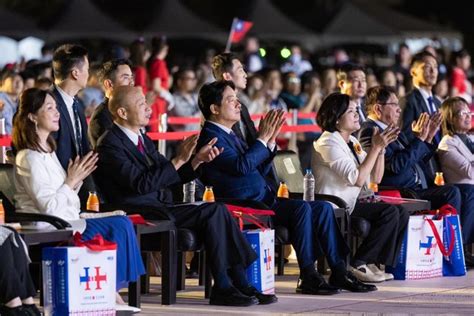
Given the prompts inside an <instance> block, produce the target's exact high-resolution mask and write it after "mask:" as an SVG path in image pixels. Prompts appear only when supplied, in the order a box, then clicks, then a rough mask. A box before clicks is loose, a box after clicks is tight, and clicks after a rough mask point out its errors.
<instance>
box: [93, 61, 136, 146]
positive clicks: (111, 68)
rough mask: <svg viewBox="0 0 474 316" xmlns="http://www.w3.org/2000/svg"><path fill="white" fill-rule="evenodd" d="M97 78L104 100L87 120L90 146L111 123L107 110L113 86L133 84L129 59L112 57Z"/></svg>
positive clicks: (94, 143) (94, 144)
mask: <svg viewBox="0 0 474 316" xmlns="http://www.w3.org/2000/svg"><path fill="white" fill-rule="evenodd" d="M99 80H100V82H102V85H103V86H104V91H105V98H104V101H103V102H102V103H101V104H99V105H98V106H97V107H96V109H95V110H94V113H92V115H91V120H90V122H89V141H90V142H91V145H92V148H95V146H96V145H97V140H98V139H99V137H100V136H102V134H104V132H105V131H106V130H108V129H109V128H110V127H111V126H112V124H113V120H112V115H111V114H110V112H109V109H108V104H109V98H110V95H111V94H112V91H114V88H115V87H119V86H133V85H134V83H133V74H132V69H131V64H130V61H128V60H127V59H113V60H109V61H108V62H106V63H104V64H103V65H102V68H101V69H100V72H99Z"/></svg>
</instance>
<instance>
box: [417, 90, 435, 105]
mask: <svg viewBox="0 0 474 316" xmlns="http://www.w3.org/2000/svg"><path fill="white" fill-rule="evenodd" d="M415 88H417V89H418V91H420V93H421V96H422V97H423V99H425V101H427V102H428V98H429V97H433V95H432V94H431V92H430V93H428V92H426V90H425V89H421V88H420V87H417V86H415Z"/></svg>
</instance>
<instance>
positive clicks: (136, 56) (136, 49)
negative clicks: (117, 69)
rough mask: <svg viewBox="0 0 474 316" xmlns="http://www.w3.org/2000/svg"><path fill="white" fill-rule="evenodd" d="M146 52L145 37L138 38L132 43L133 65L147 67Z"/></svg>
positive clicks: (131, 57) (131, 56) (131, 59)
mask: <svg viewBox="0 0 474 316" xmlns="http://www.w3.org/2000/svg"><path fill="white" fill-rule="evenodd" d="M145 53H146V44H145V41H144V40H143V39H137V40H135V41H133V42H132V44H130V61H131V62H132V65H133V67H138V66H141V67H145V65H146V63H145V60H144V57H145Z"/></svg>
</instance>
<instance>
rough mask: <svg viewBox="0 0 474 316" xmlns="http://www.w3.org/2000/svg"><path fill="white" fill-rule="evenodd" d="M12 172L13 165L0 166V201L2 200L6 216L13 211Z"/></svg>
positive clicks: (13, 189) (13, 185)
mask: <svg viewBox="0 0 474 316" xmlns="http://www.w3.org/2000/svg"><path fill="white" fill-rule="evenodd" d="M13 170H14V169H13V165H11V164H0V199H2V200H3V207H4V208H5V212H6V214H7V215H8V214H9V213H10V212H14V211H15V207H14V205H13V196H14V194H15V184H14V182H13Z"/></svg>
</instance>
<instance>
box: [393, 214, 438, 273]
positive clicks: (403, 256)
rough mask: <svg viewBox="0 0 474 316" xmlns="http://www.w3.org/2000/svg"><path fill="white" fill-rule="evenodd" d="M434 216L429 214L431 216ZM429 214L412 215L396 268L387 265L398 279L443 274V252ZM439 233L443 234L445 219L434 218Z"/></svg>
mask: <svg viewBox="0 0 474 316" xmlns="http://www.w3.org/2000/svg"><path fill="white" fill-rule="evenodd" d="M431 217H432V216H429V218H431ZM426 218H427V216H425V215H417V216H410V221H409V222H408V228H407V233H406V235H405V239H404V240H403V243H402V247H401V249H400V255H399V258H398V260H397V266H396V267H395V268H392V267H387V268H388V269H387V272H390V273H393V275H394V277H395V279H396V280H417V279H428V278H434V277H441V276H443V254H442V253H441V251H440V249H439V247H440V246H441V247H444V245H438V242H437V241H436V238H435V234H434V233H433V228H432V227H431V226H430V225H429V223H428V221H427V220H426ZM433 224H434V225H433V226H434V228H435V229H436V230H437V232H438V235H439V236H441V242H442V238H443V237H442V236H443V220H442V219H439V220H434V219H433Z"/></svg>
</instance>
